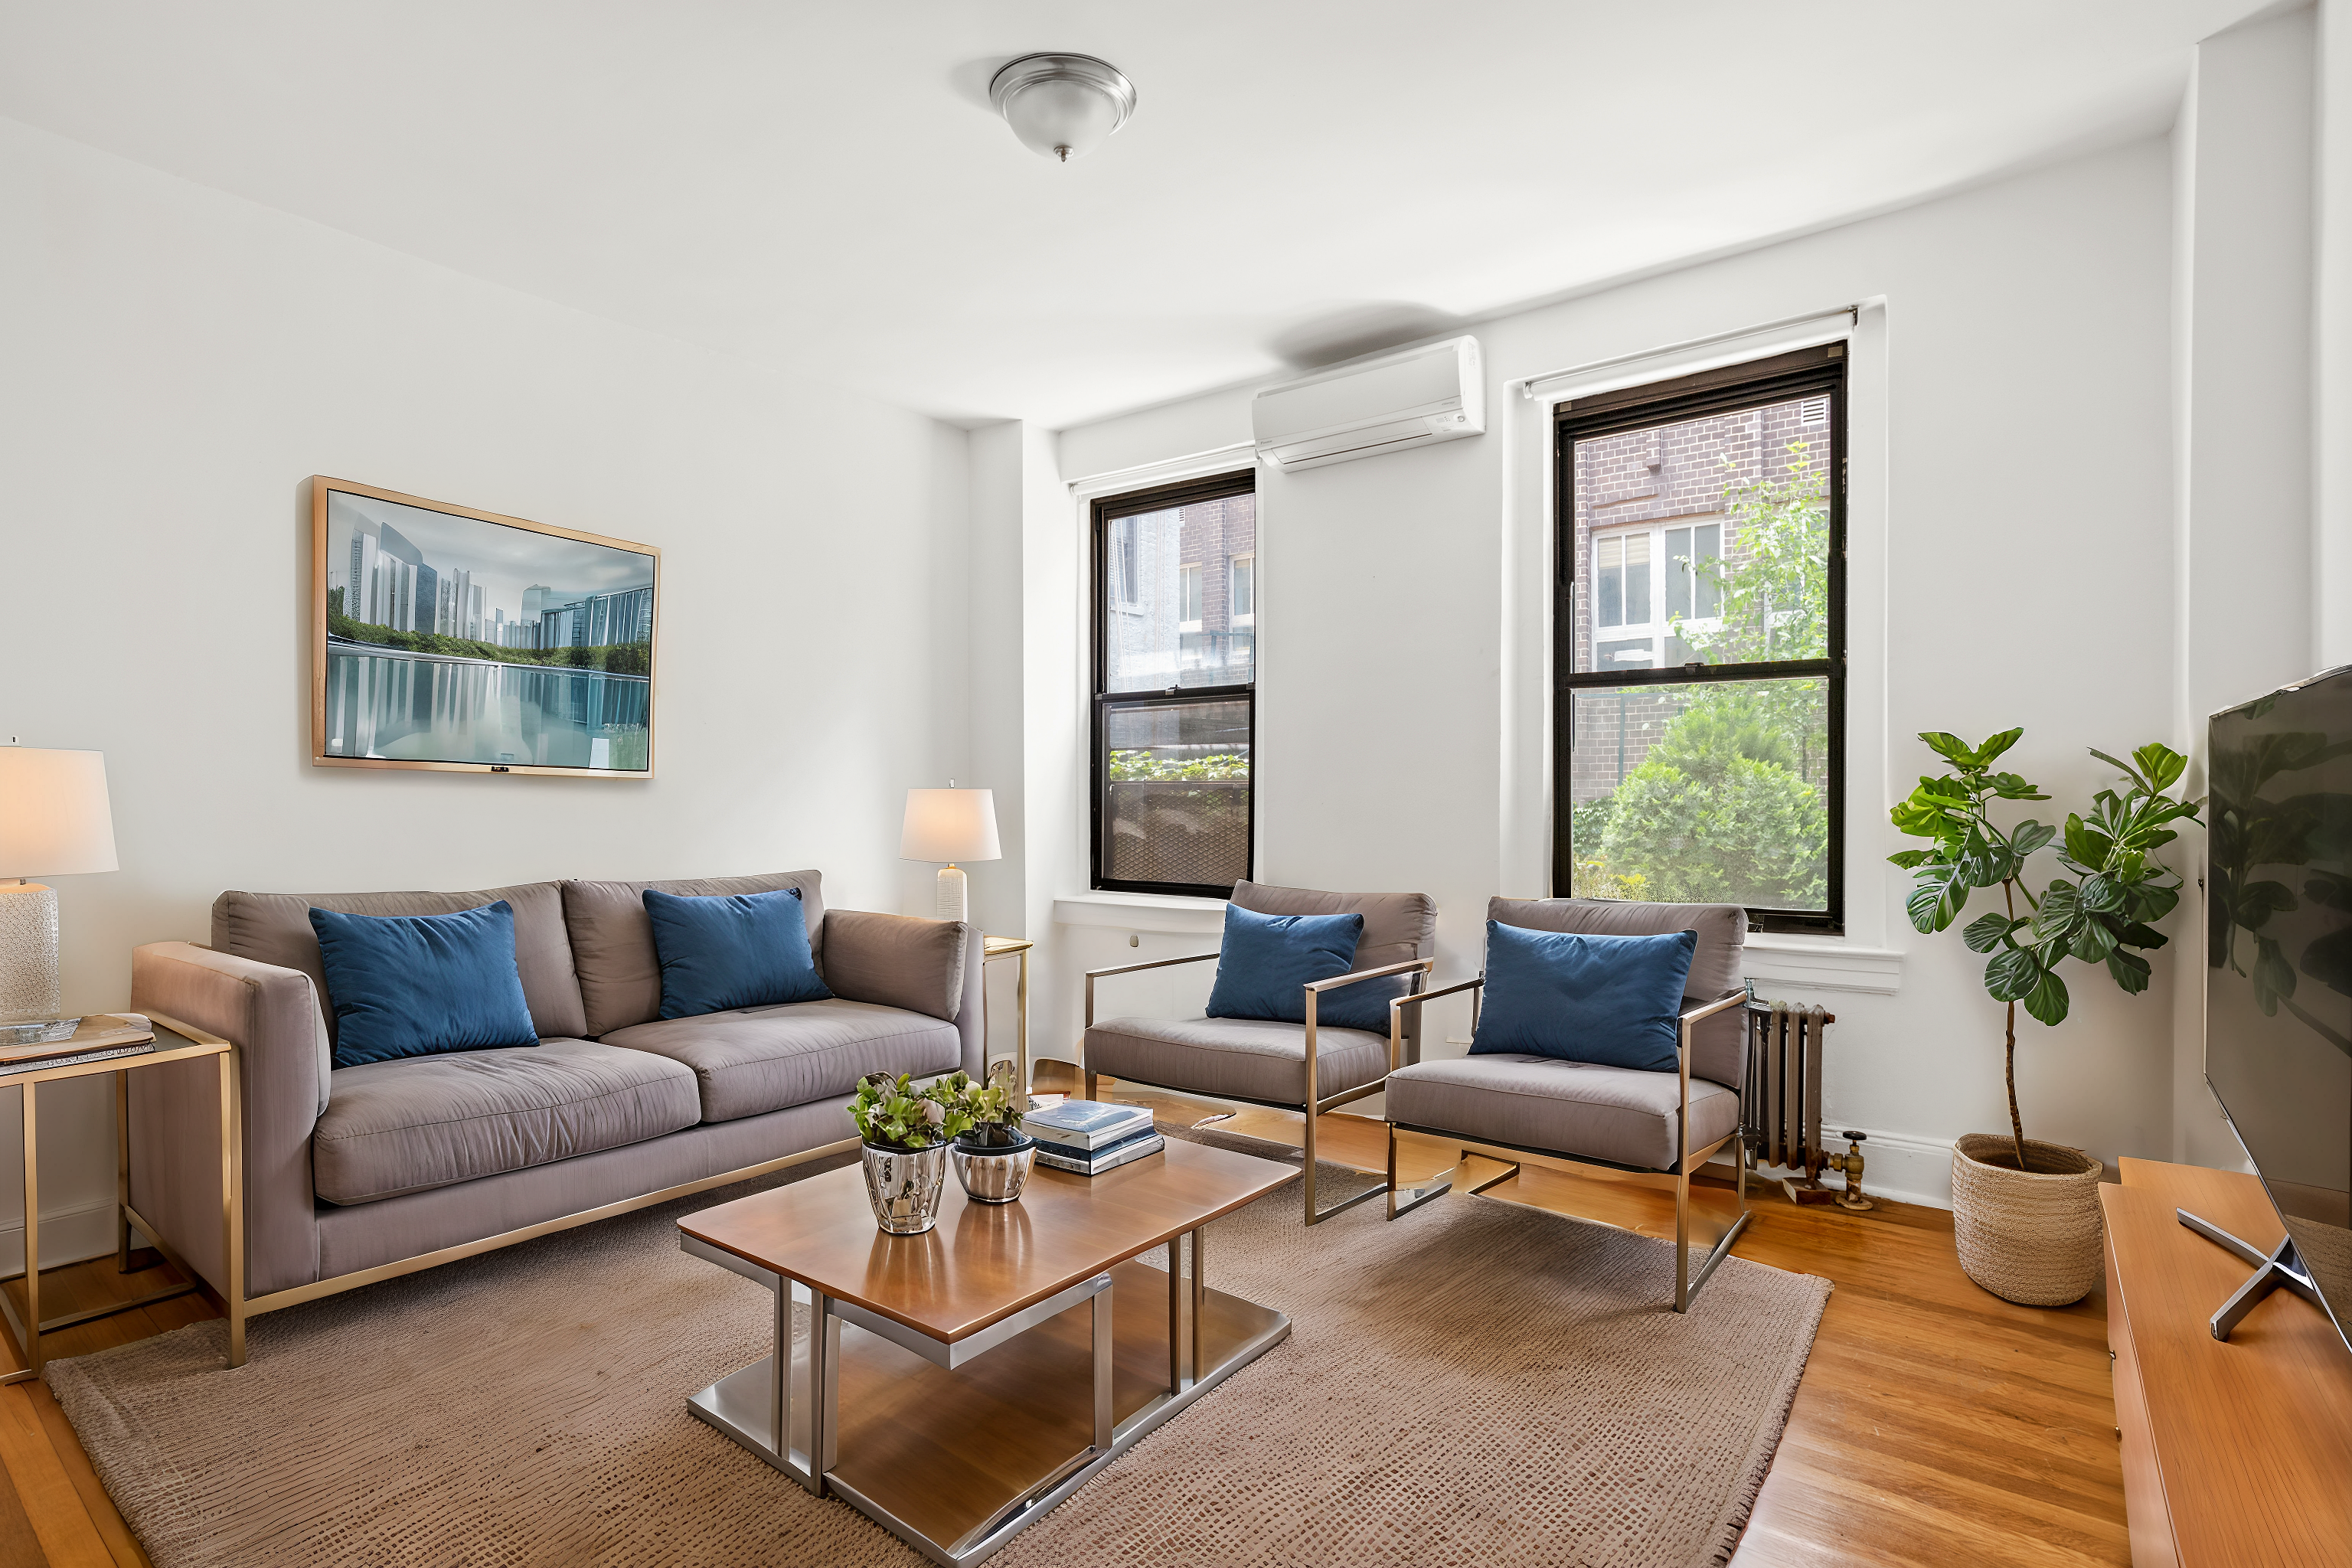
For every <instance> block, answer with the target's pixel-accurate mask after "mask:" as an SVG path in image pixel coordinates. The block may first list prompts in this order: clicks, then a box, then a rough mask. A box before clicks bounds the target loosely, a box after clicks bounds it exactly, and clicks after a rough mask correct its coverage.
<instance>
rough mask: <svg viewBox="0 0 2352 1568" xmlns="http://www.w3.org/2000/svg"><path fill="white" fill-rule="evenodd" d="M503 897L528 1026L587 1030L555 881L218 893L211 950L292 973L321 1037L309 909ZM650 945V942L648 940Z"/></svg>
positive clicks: (381, 910)
mask: <svg viewBox="0 0 2352 1568" xmlns="http://www.w3.org/2000/svg"><path fill="white" fill-rule="evenodd" d="M501 900H503V901H504V902H505V903H506V904H507V905H508V906H509V908H511V909H512V910H514V925H515V972H516V973H517V974H519V975H520V977H521V979H522V994H523V1000H524V1001H526V1002H528V1003H529V1004H530V1022H531V1027H532V1028H534V1029H536V1030H537V1031H538V1032H539V1034H540V1036H541V1038H546V1037H551V1036H561V1037H566V1038H569V1037H577V1036H580V1035H584V1034H587V1033H589V1032H590V1031H589V1028H588V1023H587V1019H586V1017H585V1016H584V1015H583V1011H582V1007H581V1000H580V981H579V978H578V976H577V975H576V974H575V973H573V971H572V942H571V938H570V935H569V934H568V933H567V932H566V931H565V930H564V918H563V917H564V910H563V891H562V885H561V884H559V883H555V882H531V883H528V884H526V885H523V886H521V887H514V888H491V889H487V890H486V891H483V892H478V893H243V892H229V893H223V894H222V895H221V896H220V897H219V898H217V899H215V900H213V942H212V945H213V947H214V948H215V950H216V951H218V952H226V953H229V954H232V955H234V956H236V957H237V958H249V959H251V960H253V961H254V962H255V963H274V964H276V965H277V966H278V968H280V969H296V970H299V971H301V972H302V973H305V974H307V975H309V976H310V984H312V985H313V986H314V987H316V988H317V990H318V993H319V1005H320V1011H321V1014H322V1016H323V1017H324V1019H325V1023H326V1027H327V1038H328V1039H329V1040H330V1041H332V1040H333V1039H334V1038H335V1035H336V1026H335V1010H334V998H333V996H332V995H331V994H330V993H329V992H328V989H327V972H326V969H325V967H324V965H322V964H321V963H320V960H319V937H318V933H317V932H315V931H312V930H311V929H310V911H311V910H314V909H319V910H341V911H342V912H343V913H345V914H352V915H446V914H451V913H454V912H456V911H457V910H478V909H480V908H482V907H483V906H484V905H486V904H494V903H498V902H500V901H501ZM648 940H650V939H648Z"/></svg>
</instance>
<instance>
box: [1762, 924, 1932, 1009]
mask: <svg viewBox="0 0 2352 1568" xmlns="http://www.w3.org/2000/svg"><path fill="white" fill-rule="evenodd" d="M1744 967H1745V968H1746V970H1747V972H1748V978H1749V979H1751V980H1754V981H1756V982H1758V989H1759V992H1761V991H1763V990H1765V989H1766V988H1767V986H1768V985H1769V982H1772V981H1779V982H1780V983H1782V984H1788V985H1796V986H1802V987H1804V988H1806V989H1808V990H1814V991H1863V992H1868V993H1870V994H1873V995H1878V996H1892V995H1894V994H1895V993H1896V992H1897V991H1900V990H1901V989H1902V988H1903V954H1902V953H1901V952H1899V951H1897V950H1896V949H1894V948H1890V947H1850V946H1847V945H1845V944H1843V943H1842V942H1828V941H1823V940H1821V939H1818V938H1817V939H1812V940H1808V939H1806V938H1803V937H1793V936H1750V937H1749V938H1748V942H1747V947H1746V957H1745V963H1744Z"/></svg>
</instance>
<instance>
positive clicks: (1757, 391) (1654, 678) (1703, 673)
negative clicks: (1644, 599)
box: [1552, 343, 1846, 935]
mask: <svg viewBox="0 0 2352 1568" xmlns="http://www.w3.org/2000/svg"><path fill="white" fill-rule="evenodd" d="M1843 347H1844V345H1843V343H1838V344H1832V345H1827V346H1826V347H1823V348H1816V349H1807V350H1801V351H1799V352H1798V353H1790V354H1785V355H1780V356H1777V357H1776V358H1774V359H1771V360H1767V361H1761V362H1758V363H1756V364H1754V365H1752V366H1749V367H1746V368H1747V369H1748V370H1750V371H1751V372H1752V373H1753V374H1748V375H1746V376H1741V375H1738V374H1727V372H1726V371H1723V370H1717V371H1710V372H1704V373H1701V374H1697V375H1694V376H1690V377H1687V378H1684V379H1681V380H1677V381H1668V382H1663V383H1659V384H1655V385H1654V386H1652V387H1648V388H1641V389H1625V390H1623V391H1620V392H1616V393H1612V394H1610V395H1608V396H1607V397H1606V398H1605V399H1601V398H1595V399H1592V400H1590V401H1591V402H1593V403H1601V404H1602V406H1600V407H1596V408H1592V409H1591V410H1590V411H1589V412H1586V413H1582V414H1579V413H1578V412H1577V411H1576V407H1575V405H1574V404H1573V403H1570V404H1562V405H1559V407H1558V409H1557V410H1556V411H1555V414H1554V420H1553V462H1554V479H1555V483H1554V499H1555V505H1556V513H1555V516H1554V520H1553V521H1554V535H1555V548H1556V556H1557V563H1558V570H1557V574H1556V577H1555V583H1554V599H1553V609H1552V635H1553V669H1554V671H1555V673H1554V676H1553V692H1552V695H1553V746H1554V758H1553V763H1554V767H1553V778H1554V784H1553V801H1552V814H1553V831H1552V844H1553V852H1552V891H1553V893H1554V895H1555V896H1558V897H1563V898H1564V897H1567V896H1568V895H1569V893H1570V889H1571V887H1572V885H1573V879H1574V866H1573V860H1574V846H1573V844H1572V842H1571V833H1572V822H1571V812H1572V810H1573V808H1574V805H1575V802H1574V800H1573V792H1572V789H1571V786H1570V779H1571V777H1572V776H1573V775H1572V773H1571V766H1572V763H1573V759H1574V727H1575V726H1574V716H1573V712H1572V702H1573V696H1572V694H1573V693H1574V692H1576V691H1577V690H1580V689H1592V688H1599V687H1608V688H1622V687H1639V686H1684V685H1692V684H1697V683H1701V682H1707V683H1712V682H1735V681H1759V680H1774V679H1790V678H1793V677H1807V676H1810V677H1818V678H1821V679H1823V680H1824V681H1825V683H1826V685H1827V689H1828V690H1827V705H1828V710H1829V711H1828V726H1829V733H1828V767H1827V781H1828V789H1827V791H1826V797H1827V798H1826V800H1825V802H1824V807H1825V810H1826V812H1827V816H1828V827H1829V843H1828V856H1827V860H1828V899H1827V900H1826V901H1827V905H1828V907H1827V909H1825V910H1767V909H1751V910H1748V917H1749V922H1750V924H1751V926H1753V927H1754V928H1755V929H1757V930H1759V931H1797V932H1808V933H1811V934H1816V935H1822V934H1829V935H1835V934H1842V933H1843V931H1844V930H1845V728H1846V724H1845V720H1846V715H1845V678H1846V636H1845V630H1846V628H1845V612H1846V582H1845V456H1846V451H1845V442H1846V396H1845V360H1844V357H1843ZM1790 402H1802V403H1804V404H1805V405H1808V406H1810V405H1813V404H1815V403H1817V402H1818V403H1820V404H1821V405H1822V407H1823V408H1824V409H1825V410H1826V415H1825V418H1826V425H1827V430H1826V435H1827V438H1828V443H1829V461H1828V463H1827V465H1826V468H1825V470H1824V472H1825V474H1826V476H1827V479H1828V489H1829V497H1828V500H1829V513H1830V518H1829V522H1830V532H1829V544H1828V550H1829V560H1828V563H1827V566H1828V576H1829V616H1828V622H1829V625H1828V648H1827V657H1825V658H1809V659H1787V660H1776V661H1757V662H1751V663H1743V664H1693V663H1687V662H1685V663H1684V664H1680V665H1674V664H1664V663H1663V662H1661V663H1660V664H1657V665H1653V666H1651V667H1648V668H1641V667H1636V666H1633V665H1631V664H1629V663H1619V664H1614V665H1613V667H1612V666H1611V665H1609V664H1604V662H1603V661H1602V659H1601V658H1600V657H1599V656H1600V650H1601V646H1602V644H1603V643H1604V641H1609V642H1618V643H1626V642H1632V641H1634V640H1636V639H1638V638H1639V637H1641V636H1642V634H1643V632H1644V631H1647V632H1649V633H1650V634H1651V635H1652V637H1654V639H1655V640H1656V642H1657V643H1658V644H1665V643H1669V642H1670V641H1671V640H1672V639H1671V638H1670V637H1668V635H1667V619H1668V614H1669V612H1668V610H1667V609H1666V608H1665V606H1664V600H1665V599H1667V598H1668V597H1669V596H1670V595H1669V593H1668V587H1669V585H1670V584H1672V581H1673V579H1672V578H1671V577H1669V578H1668V579H1667V583H1666V584H1660V585H1659V587H1660V599H1661V601H1662V602H1661V605H1660V607H1659V608H1658V610H1657V611H1656V614H1657V620H1656V622H1655V623H1654V624H1653V623H1650V622H1648V621H1647V620H1643V621H1639V622H1636V621H1633V620H1631V619H1630V616H1629V612H1630V611H1631V610H1633V608H1635V607H1637V606H1635V605H1631V604H1627V603H1625V602H1623V601H1624V600H1625V599H1627V598H1630V597H1631V596H1632V585H1631V584H1630V582H1628V581H1627V573H1626V565H1627V562H1626V546H1625V545H1624V544H1623V543H1622V542H1621V543H1620V545H1619V548H1618V550H1617V552H1615V557H1614V560H1615V564H1616V567H1617V570H1618V573H1619V587H1618V589H1617V590H1616V591H1617V593H1618V594H1619V595H1621V598H1620V601H1619V602H1618V604H1617V605H1615V606H1614V607H1615V609H1616V613H1617V616H1618V619H1617V621H1616V622H1615V623H1614V624H1613V625H1612V624H1609V623H1607V622H1605V621H1604V617H1603V614H1602V610H1603V597H1604V595H1605V594H1607V593H1608V592H1609V590H1608V589H1607V588H1606V587H1605V585H1604V582H1603V574H1604V572H1605V571H1606V570H1607V568H1608V566H1609V565H1610V559H1609V558H1608V557H1604V556H1603V554H1602V542H1603V541H1604V540H1606V539H1609V538H1610V537H1612V534H1613V535H1614V536H1615V537H1617V538H1618V539H1619V540H1621V541H1626V540H1630V538H1631V537H1632V536H1633V535H1634V534H1635V533H1638V532H1641V531H1643V530H1642V529H1641V527H1640V526H1639V525H1635V526H1631V527H1623V528H1620V529H1616V530H1612V531H1610V532H1604V531H1602V530H1601V529H1598V528H1596V529H1594V530H1592V531H1591V542H1592V547H1593V560H1592V572H1593V576H1594V582H1593V584H1592V586H1593V590H1594V592H1593V595H1592V605H1591V620H1592V625H1591V642H1592V647H1593V650H1594V658H1593V660H1592V662H1593V665H1594V667H1595V668H1589V669H1579V668H1576V658H1577V647H1576V638H1577V618H1576V590H1577V585H1578V584H1577V579H1576V504H1577V491H1576V462H1575V454H1576V444H1577V442H1579V441H1582V440H1590V439H1593V438H1596V437H1606V436H1612V435H1622V434H1624V433H1626V432H1628V431H1633V430H1641V429H1646V428H1648V427H1650V426H1655V425H1668V424H1675V423H1679V422H1681V421H1684V420H1689V419H1696V418H1702V417H1706V416H1710V415H1719V414H1728V413H1735V412H1738V411H1739V410H1742V409H1748V408H1756V407H1763V406H1769V405H1776V404H1785V403H1790ZM1678 526H1682V524H1681V523H1679V522H1678V521H1677V520H1673V519H1662V520H1659V521H1657V522H1655V523H1653V524H1650V525H1649V528H1650V529H1651V530H1652V531H1658V532H1663V531H1667V530H1672V529H1675V528H1676V527H1678ZM1690 526H1692V527H1693V528H1694V529H1696V527H1697V526H1698V525H1697V524H1696V522H1695V521H1694V522H1693V523H1691V524H1690ZM1717 526H1718V527H1719V523H1718V525H1717ZM1720 549H1721V535H1720V533H1719V532H1718V534H1717V552H1718V554H1719V552H1720ZM1655 553H1656V552H1655V551H1654V550H1653V549H1650V548H1648V547H1645V549H1644V560H1645V561H1646V560H1647V559H1649V558H1650V557H1651V556H1652V555H1654V554H1655ZM1675 553H1678V552H1674V551H1667V552H1665V556H1666V561H1665V564H1666V565H1667V566H1669V567H1671V566H1672V557H1673V555H1674V554H1675ZM1711 607H1713V608H1716V609H1717V610H1719V609H1720V605H1714V606H1711ZM1693 608H1694V610H1696V608H1697V605H1696V598H1695V599H1694V604H1693ZM1644 613H1645V614H1647V613H1648V612H1647V611H1646V610H1645V612H1644ZM1692 618H1694V619H1696V618H1697V617H1696V616H1693V617H1692ZM1670 651H1671V650H1670V649H1668V648H1665V647H1661V648H1660V651H1659V653H1658V654H1657V655H1656V656H1655V657H1658V658H1660V659H1661V660H1662V661H1663V659H1664V658H1665V657H1666V656H1667V654H1668V653H1669V652H1670Z"/></svg>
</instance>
